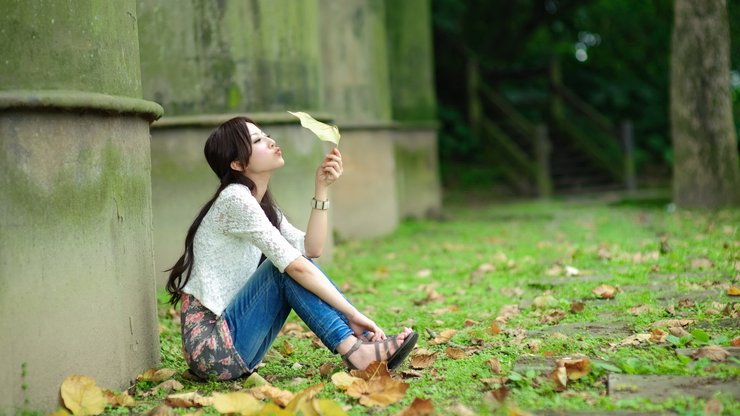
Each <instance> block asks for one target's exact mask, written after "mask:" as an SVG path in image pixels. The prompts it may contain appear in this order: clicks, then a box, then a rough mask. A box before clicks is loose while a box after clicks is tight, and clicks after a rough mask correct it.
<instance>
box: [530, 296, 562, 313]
mask: <svg viewBox="0 0 740 416" xmlns="http://www.w3.org/2000/svg"><path fill="white" fill-rule="evenodd" d="M557 304H558V300H557V299H555V297H554V296H552V295H549V294H547V295H540V296H537V297H536V298H534V300H532V307H533V308H535V309H545V308H549V307H552V306H555V305H557Z"/></svg>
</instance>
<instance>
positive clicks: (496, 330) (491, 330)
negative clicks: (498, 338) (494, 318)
mask: <svg viewBox="0 0 740 416" xmlns="http://www.w3.org/2000/svg"><path fill="white" fill-rule="evenodd" d="M485 333H486V334H488V335H498V334H500V333H501V327H500V326H498V323H496V322H491V325H489V326H488V328H486V329H485Z"/></svg>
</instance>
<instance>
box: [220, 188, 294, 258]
mask: <svg viewBox="0 0 740 416" xmlns="http://www.w3.org/2000/svg"><path fill="white" fill-rule="evenodd" d="M221 194H222V195H221V196H222V197H220V198H219V199H218V201H217V202H218V204H214V207H216V209H217V211H216V216H215V221H216V223H217V224H218V226H219V228H221V229H222V230H223V232H224V233H225V234H228V235H233V236H236V237H239V238H243V239H245V240H247V241H248V242H249V243H251V244H253V245H255V246H256V247H257V248H259V249H260V251H262V253H264V255H265V257H267V258H268V259H270V261H271V262H272V264H274V265H275V267H277V268H278V270H280V272H281V273H282V272H284V271H285V268H286V267H287V266H288V265H289V264H290V263H291V262H292V261H293V260H295V259H297V258H298V257H300V256H301V252H300V251H298V249H296V248H295V247H294V246H293V245H291V244H290V243H289V242H288V240H286V238H285V237H283V235H282V234H280V231H279V230H278V229H277V228H275V227H273V226H272V224H271V223H270V220H268V219H267V216H266V215H265V213H264V211H262V208H261V207H260V206H259V203H257V200H256V199H255V198H254V196H252V193H251V192H250V191H249V189H247V188H246V187H244V186H229V187H227V188H226V189H224V190H223V191H222V192H221Z"/></svg>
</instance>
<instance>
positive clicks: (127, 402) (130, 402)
mask: <svg viewBox="0 0 740 416" xmlns="http://www.w3.org/2000/svg"><path fill="white" fill-rule="evenodd" d="M103 395H104V396H105V400H107V401H108V403H110V405H111V406H113V407H121V406H125V407H131V406H134V405H135V404H136V401H134V398H133V397H131V396H129V395H128V392H125V391H124V392H123V393H121V394H116V393H113V392H112V391H110V390H108V389H105V390H103Z"/></svg>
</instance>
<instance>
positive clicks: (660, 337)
mask: <svg viewBox="0 0 740 416" xmlns="http://www.w3.org/2000/svg"><path fill="white" fill-rule="evenodd" d="M667 336H668V333H667V332H665V331H663V330H662V329H660V328H655V329H653V330H652V331H651V332H650V341H653V342H664V341H665V339H666V337H667Z"/></svg>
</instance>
